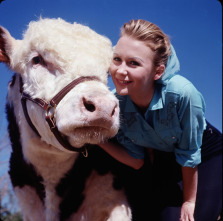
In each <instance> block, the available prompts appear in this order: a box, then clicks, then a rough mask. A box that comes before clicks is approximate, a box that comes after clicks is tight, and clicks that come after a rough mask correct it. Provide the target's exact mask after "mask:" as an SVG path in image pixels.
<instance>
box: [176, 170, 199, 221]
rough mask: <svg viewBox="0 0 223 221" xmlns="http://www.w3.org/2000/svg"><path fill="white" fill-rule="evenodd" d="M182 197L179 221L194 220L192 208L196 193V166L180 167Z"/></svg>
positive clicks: (193, 207)
mask: <svg viewBox="0 0 223 221" xmlns="http://www.w3.org/2000/svg"><path fill="white" fill-rule="evenodd" d="M182 176H183V197H184V202H183V205H182V207H181V215H180V221H194V209H195V202H196V194H197V180H198V172H197V167H195V168H190V167H182Z"/></svg>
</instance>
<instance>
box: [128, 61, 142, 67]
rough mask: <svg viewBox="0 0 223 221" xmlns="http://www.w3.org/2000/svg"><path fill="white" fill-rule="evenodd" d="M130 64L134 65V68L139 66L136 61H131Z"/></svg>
mask: <svg viewBox="0 0 223 221" xmlns="http://www.w3.org/2000/svg"><path fill="white" fill-rule="evenodd" d="M130 64H131V65H134V66H139V65H140V64H139V62H137V61H131V62H130Z"/></svg>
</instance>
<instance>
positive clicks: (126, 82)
mask: <svg viewBox="0 0 223 221" xmlns="http://www.w3.org/2000/svg"><path fill="white" fill-rule="evenodd" d="M116 81H117V82H118V83H119V84H120V85H128V84H130V83H132V81H125V80H119V79H116Z"/></svg>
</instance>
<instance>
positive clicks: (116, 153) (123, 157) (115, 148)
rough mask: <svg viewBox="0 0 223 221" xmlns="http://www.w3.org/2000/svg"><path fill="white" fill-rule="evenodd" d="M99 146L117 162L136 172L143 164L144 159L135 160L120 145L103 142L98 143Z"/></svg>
mask: <svg viewBox="0 0 223 221" xmlns="http://www.w3.org/2000/svg"><path fill="white" fill-rule="evenodd" d="M99 146H100V147H101V148H102V149H103V150H104V151H106V152H107V153H108V154H109V155H111V156H112V157H113V158H115V159H116V160H118V161H119V162H121V163H123V164H126V165H127V166H130V167H132V168H134V169H136V170H138V169H140V168H141V167H142V166H143V164H144V159H135V158H133V157H131V156H130V155H129V154H128V153H127V151H126V150H125V149H124V148H123V147H122V146H121V145H118V144H113V143H112V142H105V143H100V144H99Z"/></svg>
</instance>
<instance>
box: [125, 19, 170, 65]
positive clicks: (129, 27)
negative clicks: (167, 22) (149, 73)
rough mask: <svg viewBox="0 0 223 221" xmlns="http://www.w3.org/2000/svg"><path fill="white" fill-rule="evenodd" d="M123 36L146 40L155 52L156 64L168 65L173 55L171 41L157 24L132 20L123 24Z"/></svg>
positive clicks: (146, 43)
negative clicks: (169, 58)
mask: <svg viewBox="0 0 223 221" xmlns="http://www.w3.org/2000/svg"><path fill="white" fill-rule="evenodd" d="M122 36H129V37H131V38H134V39H136V40H139V41H142V42H144V43H145V45H147V46H148V47H150V48H151V50H152V51H154V52H155V57H154V65H155V66H159V65H162V64H164V65H166V63H167V60H168V57H169V56H170V55H171V49H170V41H169V38H168V37H167V35H166V34H164V32H163V31H162V30H161V29H160V28H159V27H158V26H157V25H155V24H153V23H151V22H149V21H145V20H142V19H138V20H130V21H129V22H127V23H125V24H124V25H123V26H122V28H121V37H122Z"/></svg>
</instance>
